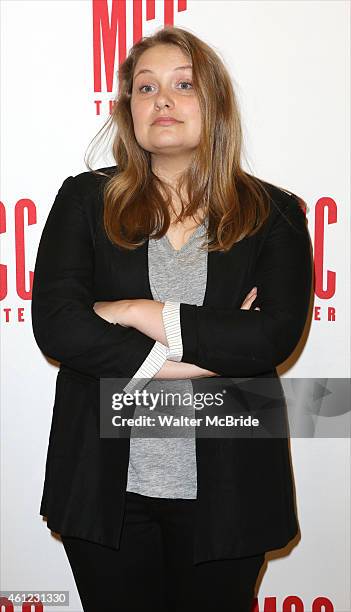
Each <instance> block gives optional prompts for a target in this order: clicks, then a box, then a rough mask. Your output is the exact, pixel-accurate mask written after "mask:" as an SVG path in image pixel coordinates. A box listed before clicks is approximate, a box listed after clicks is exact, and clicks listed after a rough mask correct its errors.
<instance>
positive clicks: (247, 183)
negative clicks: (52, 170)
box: [85, 26, 270, 251]
mask: <svg viewBox="0 0 351 612" xmlns="http://www.w3.org/2000/svg"><path fill="white" fill-rule="evenodd" d="M159 44H162V45H164V44H170V45H177V46H178V47H179V48H180V49H181V51H182V52H183V53H185V54H186V55H187V56H188V57H189V60H190V61H191V63H192V65H193V77H192V83H193V88H194V89H195V91H196V93H197V96H198V100H199V106H200V111H201V121H202V130H201V137H200V142H199V145H198V147H197V149H196V150H195V153H194V156H193V158H192V161H191V163H190V165H189V166H188V167H187V168H186V170H185V171H184V172H183V173H182V175H180V177H179V180H178V183H177V186H176V187H175V189H174V190H175V192H176V193H177V196H178V198H179V201H180V205H181V210H180V213H179V214H178V215H176V217H177V220H178V221H179V222H182V221H184V220H185V219H186V218H187V217H192V218H194V215H196V214H197V212H198V210H200V209H201V211H202V213H203V214H204V215H205V216H206V218H207V239H206V241H205V242H203V243H202V245H201V248H206V249H207V250H208V251H228V250H229V249H230V248H231V247H232V246H233V244H234V243H236V242H238V241H239V240H241V239H242V238H244V237H245V236H249V235H252V234H254V233H256V232H257V231H258V230H259V229H260V227H261V226H262V224H263V223H264V221H265V220H266V218H267V217H268V215H269V210H270V194H269V193H268V191H267V190H266V189H265V187H264V185H263V183H264V181H262V180H261V179H258V178H257V177H254V176H253V175H251V174H248V173H247V172H245V171H244V170H243V169H242V167H241V155H242V140H243V136H242V126H241V119H240V112H239V106H238V103H237V100H236V96H235V93H234V90H233V86H232V82H231V78H230V76H229V73H228V71H227V69H226V67H225V65H224V63H223V62H222V60H221V59H220V58H219V57H218V55H217V54H216V53H215V51H214V50H213V49H211V47H209V46H208V45H207V44H206V43H205V42H203V41H202V40H200V39H199V38H197V37H196V36H195V35H194V34H192V33H191V32H189V31H187V30H185V29H183V28H178V27H175V26H166V27H164V28H162V29H161V30H158V31H156V32H155V33H154V34H153V35H151V36H147V37H143V38H141V39H140V40H139V41H138V42H137V43H136V44H134V45H133V47H131V49H130V51H129V54H128V56H127V58H126V59H125V61H124V62H123V63H122V64H121V65H120V68H119V71H118V77H119V78H118V81H119V92H118V94H117V96H116V98H115V100H114V104H113V110H112V113H111V115H110V116H109V118H108V119H107V121H106V122H105V123H104V124H103V126H102V128H101V129H100V130H99V132H98V133H97V135H96V136H99V134H100V132H102V136H104V135H105V134H106V133H107V132H109V131H110V130H111V128H112V129H115V127H117V132H116V135H115V137H114V140H113V145H112V153H113V157H114V159H115V161H116V169H115V171H113V172H112V173H111V172H107V173H106V172H100V171H98V170H93V169H92V168H91V166H90V165H89V160H90V156H89V157H88V158H87V159H85V163H86V165H87V167H88V168H89V170H90V171H91V172H93V173H94V174H99V175H100V174H102V175H104V176H106V177H107V180H106V182H105V184H104V187H103V199H104V212H103V219H104V227H105V231H106V234H107V236H108V237H109V239H110V240H111V242H113V243H114V244H115V245H117V246H119V247H120V248H123V249H129V250H132V249H135V248H137V247H139V246H140V245H141V244H143V242H144V241H145V240H146V239H148V238H149V237H152V238H155V239H158V238H161V237H162V236H163V235H164V234H165V233H166V232H167V230H168V228H169V225H170V222H171V216H170V210H171V206H172V189H170V187H169V185H166V184H165V183H164V182H163V181H161V180H160V179H159V178H158V177H157V176H156V175H155V174H154V173H153V171H152V168H151V154H150V152H148V151H146V150H144V149H143V148H142V147H140V145H139V144H138V142H137V140H136V138H135V134H134V127H133V118H132V114H131V108H130V101H131V96H132V86H133V76H134V70H135V66H136V64H137V62H138V60H139V58H140V56H141V55H142V53H144V51H146V50H147V49H150V48H151V47H154V46H155V45H159ZM96 136H95V137H94V139H93V141H94V140H95V138H96ZM104 170H106V168H105V169H104ZM266 184H267V183H266ZM182 193H185V194H186V195H187V197H186V198H185V199H184V198H183V196H182Z"/></svg>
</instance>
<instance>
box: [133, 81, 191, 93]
mask: <svg viewBox="0 0 351 612" xmlns="http://www.w3.org/2000/svg"><path fill="white" fill-rule="evenodd" d="M182 84H185V85H191V87H192V83H190V82H189V81H179V83H177V85H182ZM145 87H153V86H152V85H143V86H142V87H139V91H140V92H141V93H147V92H144V91H142V90H143V89H144V88H145ZM181 89H184V88H183V87H182V88H181ZM184 90H185V91H187V90H188V87H186V88H185V89H184Z"/></svg>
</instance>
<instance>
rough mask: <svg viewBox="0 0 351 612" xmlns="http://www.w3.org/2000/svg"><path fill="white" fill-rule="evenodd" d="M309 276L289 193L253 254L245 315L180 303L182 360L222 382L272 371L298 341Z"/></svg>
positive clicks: (304, 232) (298, 214)
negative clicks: (252, 293)
mask: <svg viewBox="0 0 351 612" xmlns="http://www.w3.org/2000/svg"><path fill="white" fill-rule="evenodd" d="M312 275H313V260H312V246H311V240H310V235H309V232H308V228H307V220H306V216H305V213H304V211H303V210H302V208H301V207H300V205H299V200H298V198H297V196H295V195H294V194H292V195H289V196H288V197H287V198H286V199H285V201H284V204H281V207H280V208H279V209H278V211H277V212H276V213H275V216H274V218H273V220H272V223H271V225H270V228H269V230H268V232H267V235H266V237H265V239H264V242H263V245H262V247H261V251H260V253H259V255H258V259H257V263H256V267H255V270H254V273H253V275H252V286H257V298H256V300H255V302H254V303H253V304H252V307H251V308H252V309H251V310H242V309H241V308H240V307H235V308H233V307H230V308H228V307H223V308H222V307H219V308H217V307H212V306H196V305H192V304H186V303H181V304H180V324H181V333H182V340H183V357H182V361H185V362H187V363H192V364H195V365H198V366H200V367H202V368H206V369H208V370H211V371H213V372H216V373H217V374H219V375H221V376H228V377H230V376H234V377H235V376H238V377H240V376H255V375H258V374H264V373H265V372H269V371H272V370H273V369H274V368H275V367H276V366H278V365H279V364H280V363H282V362H283V361H285V359H287V357H289V355H290V354H291V353H292V351H293V350H294V348H295V347H296V345H297V343H298V341H299V339H300V336H301V334H302V331H303V329H304V326H305V323H306V319H307V315H308V309H309V302H310V297H311V286H312ZM233 282H235V279H233ZM244 297H245V296H243V298H244ZM240 305H241V303H240ZM255 306H259V307H260V309H261V310H254V308H255Z"/></svg>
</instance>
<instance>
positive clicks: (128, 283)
mask: <svg viewBox="0 0 351 612" xmlns="http://www.w3.org/2000/svg"><path fill="white" fill-rule="evenodd" d="M251 244H252V243H251V242H250V241H249V240H248V239H247V238H244V239H243V240H241V241H240V242H238V243H236V244H234V245H233V247H232V248H231V249H230V251H228V252H227V253H223V252H218V251H216V252H213V251H211V252H209V253H208V259H207V282H206V291H205V296H204V301H203V305H204V306H213V307H223V308H225V307H226V306H235V305H236V304H237V302H238V300H239V298H240V297H241V296H242V294H243V291H244V290H245V283H247V282H248V275H249V271H250V265H249V264H250V256H251V254H252V248H251V247H250V245H251ZM148 245H149V240H146V241H145V242H144V243H143V244H142V245H141V246H140V247H138V248H137V249H135V250H134V251H123V250H117V251H114V254H113V261H112V263H111V265H112V273H113V277H114V281H115V282H116V289H117V288H118V295H119V296H120V297H119V299H128V298H130V299H138V298H139V299H140V298H144V299H147V300H153V295H152V291H151V286H150V276H149V264H148ZM250 288H251V287H250Z"/></svg>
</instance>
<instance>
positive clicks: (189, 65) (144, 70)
mask: <svg viewBox="0 0 351 612" xmlns="http://www.w3.org/2000/svg"><path fill="white" fill-rule="evenodd" d="M192 67H193V66H192V64H186V65H185V66H177V68H174V70H184V69H185V68H192ZM144 72H152V73H153V70H150V69H149V68H143V69H142V70H139V71H138V72H137V74H136V75H135V76H134V78H135V79H136V78H137V76H138V75H139V74H142V73H144Z"/></svg>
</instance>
